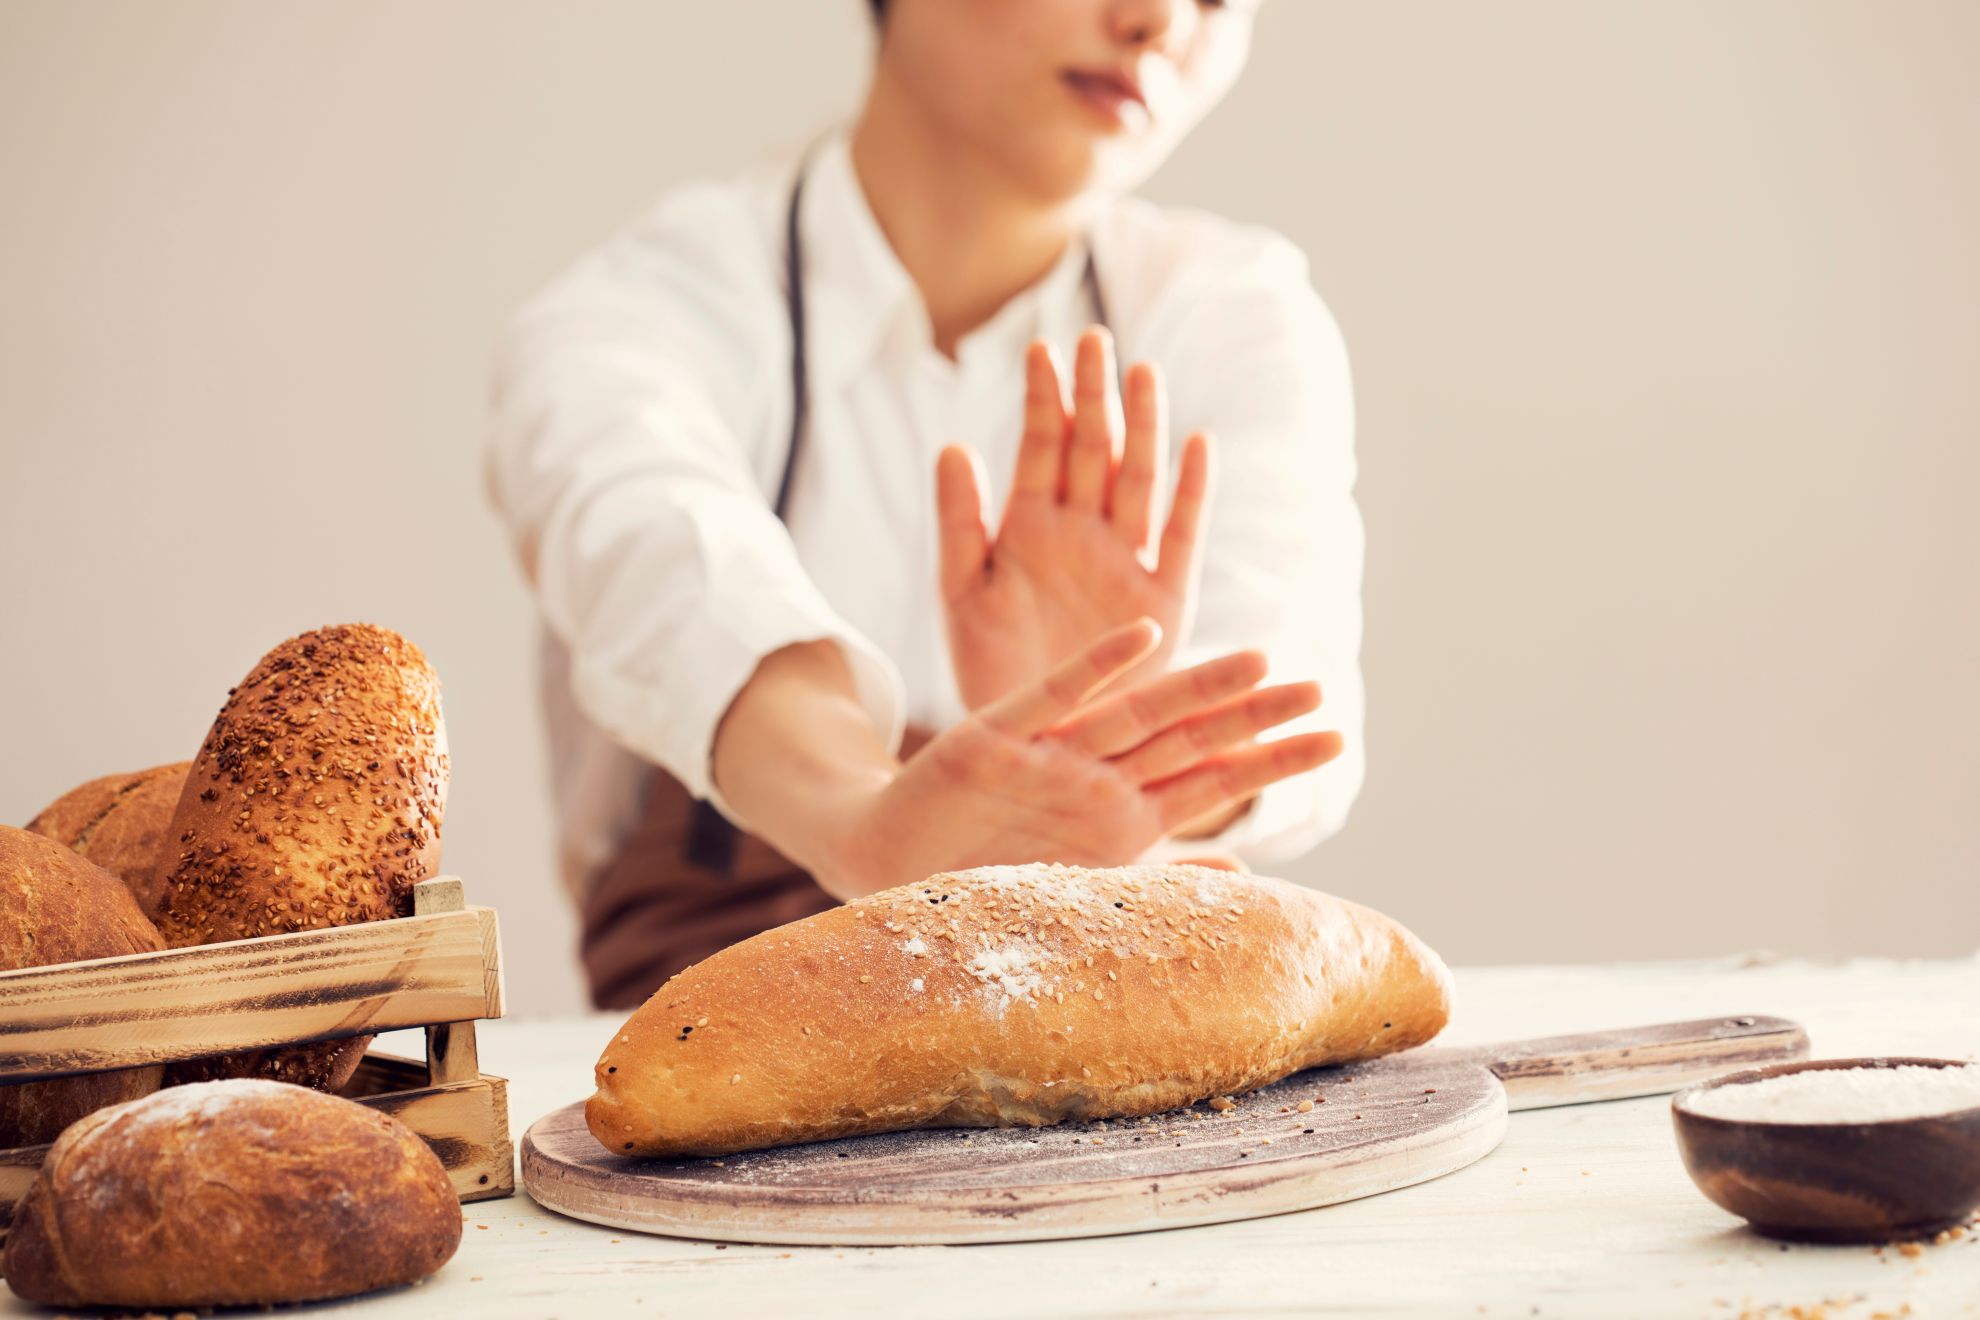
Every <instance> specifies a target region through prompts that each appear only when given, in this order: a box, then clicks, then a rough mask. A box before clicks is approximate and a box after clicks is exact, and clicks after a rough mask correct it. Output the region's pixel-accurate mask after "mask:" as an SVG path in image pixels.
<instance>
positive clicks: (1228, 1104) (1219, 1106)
mask: <svg viewBox="0 0 1980 1320" xmlns="http://www.w3.org/2000/svg"><path fill="white" fill-rule="evenodd" d="M1210 1107H1211V1108H1212V1109H1214V1110H1216V1111H1217V1112H1218V1113H1220V1114H1225V1113H1229V1112H1230V1111H1231V1110H1233V1109H1236V1108H1237V1101H1235V1100H1233V1099H1231V1098H1230V1097H1229V1096H1227V1095H1220V1096H1218V1097H1217V1098H1216V1099H1214V1100H1212V1101H1211V1102H1210Z"/></svg>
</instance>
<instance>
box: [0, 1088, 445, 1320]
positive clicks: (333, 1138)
mask: <svg viewBox="0 0 1980 1320" xmlns="http://www.w3.org/2000/svg"><path fill="white" fill-rule="evenodd" d="M460 1241H461V1208H460V1203H459V1201H457V1200H456V1199H455V1196H454V1191H453V1188H452V1187H451V1186H450V1185H449V1184H448V1181H447V1171H446V1170H445V1169H443V1168H442V1167H441V1165H440V1161H439V1160H438V1159H437V1158H435V1156H434V1154H433V1152H432V1151H431V1150H429V1149H427V1146H426V1143H425V1142H423V1141H421V1140H420V1139H419V1137H418V1136H417V1135H415V1134H414V1133H413V1132H412V1131H410V1130H409V1129H407V1128H406V1127H405V1125H404V1124H402V1123H400V1122H399V1121H398V1120H397V1119H394V1118H392V1117H390V1116H389V1115H386V1114H381V1113H379V1112H378V1111H377V1110H374V1109H367V1108H365V1107H364V1106H363V1105H360V1104H354V1103H352V1102H351V1101H349V1100H341V1099H339V1098H337V1097H336V1096H330V1095H323V1094H321V1093H319V1092H316V1091H309V1090H304V1089H303V1088H301V1087H296V1086H285V1085H282V1084H280V1083H277V1082H264V1081H254V1080H246V1079H243V1080H236V1081H225V1082H206V1083H201V1084H194V1085H191V1086H181V1087H175V1088H173V1089H171V1090H169V1091H162V1092H160V1093H159V1094H157V1095H154V1096H149V1097H147V1098H145V1099H142V1100H137V1101H133V1102H132V1103H130V1104H125V1105H119V1106H117V1107H115V1108H113V1109H105V1110H99V1111H98V1112H97V1113H95V1114H92V1115H90V1116H89V1117H88V1118H85V1119H83V1120H82V1121H81V1122H79V1123H77V1124H76V1125H75V1126H73V1127H71V1128H70V1129H69V1130H68V1131H67V1132H64V1133H63V1134H62V1137H61V1139H60V1140H59V1141H57V1142H56V1143H55V1145H54V1147H53V1148H52V1149H51V1150H50V1151H49V1152H48V1158H47V1159H46V1160H45V1161H44V1162H43V1163H42V1166H41V1171H40V1172H39V1173H38V1174H36V1175H35V1179H34V1183H33V1185H32V1186H31V1187H29V1189H28V1193H27V1196H26V1197H24V1198H23V1199H22V1200H21V1203H20V1205H19V1206H18V1207H17V1208H16V1209H15V1211H14V1222H13V1227H12V1228H11V1229H10V1230H9V1232H8V1234H7V1248H6V1270H7V1285H8V1287H10V1288H12V1289H13V1290H14V1292H16V1293H18V1294H19V1295H20V1296H22V1297H25V1298H27V1299H28V1300H30V1301H36V1302H43V1303H46V1304H48V1305H51V1306H117V1307H132V1308H145V1307H157V1308H167V1307H206V1306H268V1305H272V1304H275V1303H278V1302H306V1301H316V1300H318V1299H321V1298H327V1297H348V1296H350V1295H352V1294H353V1293H361V1292H369V1291H371V1290H372V1289H374V1288H387V1287H391V1286H393V1285H395V1284H402V1283H411V1282H412V1281H413V1280H415V1279H423V1278H425V1277H426V1276H427V1275H429V1274H431V1273H433V1271H435V1270H437V1269H439V1268H440V1267H441V1266H442V1265H444V1264H446V1262H447V1259H448V1257H450V1256H452V1255H453V1254H454V1249H455V1248H456V1247H458V1246H459V1245H460Z"/></svg>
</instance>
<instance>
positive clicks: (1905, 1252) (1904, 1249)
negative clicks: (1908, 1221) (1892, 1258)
mask: <svg viewBox="0 0 1980 1320" xmlns="http://www.w3.org/2000/svg"><path fill="white" fill-rule="evenodd" d="M1924 1254H1925V1248H1923V1247H1921V1246H1919V1245H1918V1244H1917V1243H1916V1242H1900V1243H1898V1255H1900V1256H1903V1257H1905V1258H1906V1259H1907V1260H1914V1259H1916V1258H1917V1257H1919V1256H1922V1255H1924Z"/></svg>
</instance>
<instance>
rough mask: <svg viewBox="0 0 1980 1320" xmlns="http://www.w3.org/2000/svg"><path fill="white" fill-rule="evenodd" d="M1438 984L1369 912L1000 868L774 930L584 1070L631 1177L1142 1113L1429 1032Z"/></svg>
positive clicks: (729, 957)
mask: <svg viewBox="0 0 1980 1320" xmlns="http://www.w3.org/2000/svg"><path fill="white" fill-rule="evenodd" d="M1450 994H1451V992H1450V976H1449V973H1448V972H1446V971H1445V970H1444V965H1443V964H1442V963H1441V962H1440V961H1439V960H1438V958H1437V955H1436V954H1434V953H1432V952H1431V951H1430V950H1429V949H1428V948H1426V947H1425V946H1424V945H1423V943H1422V942H1421V941H1419V940H1418V939H1417V938H1416V937H1415V936H1413V935H1411V934H1410V933H1409V932H1408V931H1406V930H1404V929H1403V928H1402V927H1401V926H1398V925H1397V924H1396V923H1395V922H1393V921H1390V920H1389V919H1388V918H1387V917H1384V916H1382V915H1381V914H1380V913H1378V912H1372V911H1370V910H1369V909H1367V908H1364V907H1358V906H1356V905H1355V904H1353V903H1349V902H1345V901H1343V900H1341V899H1338V898H1330V897H1328V896H1327V895H1325V894H1318V893H1314V892H1313V891H1311V890H1307V889H1301V888H1299V887H1298V886H1296V885H1290V884H1287V883H1285V882H1284V881H1281V880H1268V879H1263V878H1261V877H1257V876H1251V875H1240V874H1233V873H1231V872H1227V871H1220V870H1211V869H1207V868H1204V867H1194V866H1172V867H1122V868H1119V869H1114V870H1104V871H1088V870H1081V869H1078V868H1074V867H1060V866H996V867H984V868H980V869H977V870H973V871H961V872H957V873H954V874H943V875H936V876H932V877H930V878H929V879H928V880H926V881H924V882H922V883H921V884H918V885H908V886H903V887H901V888H898V889H889V890H884V891H882V892H881V893H878V894H874V895H871V896H870V897H867V898H863V899H860V900H859V901H857V902H854V903H850V904H848V905H846V906H845V907H842V908H837V909H834V910H833V911H830V912H825V913H821V914H819V915H818V916H815V917H807V918H806V919H804V920H803V921H796V922H792V923H791V924H790V925H787V926H780V927H778V928H777V929H775V930H769V931H765V932H764V933H763V934H761V935H758V936H756V937H755V938H753V939H748V940H744V941H743V942H742V943H740V944H737V945H733V946H731V947H730V948H727V949H724V950H723V951H722V952H720V953H717V954H715V955H714V956H713V957H711V958H709V959H707V960H706V961H704V962H700V963H697V964H695V965H694V966H693V967H690V968H688V969H687V970H686V971H684V972H682V973H681V974H680V975H678V976H676V977H674V979H673V980H671V981H669V982H667V984H665V985H663V986H661V987H660V989H659V990H658V991H656V992H655V993H654V995H653V997H652V998H651V999H649V1000H647V1001H646V1003H645V1004H644V1005H642V1006H641V1007H640V1009H639V1010H638V1011H637V1012H636V1013H634V1014H633V1016H632V1018H631V1020H630V1021H628V1022H627V1023H626V1025H625V1027H624V1028H623V1029H622V1030H621V1031H620V1032H619V1033H618V1034H617V1035H616V1036H614V1037H613V1039H612V1043H611V1044H610V1045H608V1046H607V1047H606V1049H605V1053H604V1055H603V1057H601V1058H600V1059H599V1061H598V1068H597V1072H596V1077H597V1085H598V1091H597V1094H595V1095H594V1096H592V1098H591V1100H590V1102H589V1103H588V1104H587V1105H586V1106H585V1121H586V1123H587V1125H588V1126H589V1127H590V1129H591V1133H592V1135H593V1136H595V1137H597V1138H598V1140H599V1142H600V1143H602V1144H603V1145H604V1146H605V1148H606V1149H607V1150H610V1151H612V1152H614V1153H616V1154H622V1155H717V1154H726V1153H728V1152H731V1151H739V1150H751V1149H755V1148H758V1147H762V1146H776V1145H783V1144H786V1143H790V1142H800V1141H822V1140H826V1139H828V1138H832V1137H844V1136H853V1135H857V1134H861V1133H868V1132H889V1131H896V1130H899V1129H903V1128H919V1127H994V1126H1005V1125H1012V1126H1036V1125H1041V1124H1049V1123H1057V1122H1060V1121H1062V1120H1065V1119H1071V1118H1099V1117H1113V1116H1130V1115H1137V1114H1152V1113H1157V1112H1160V1111H1162V1110H1166V1109H1173V1108H1176V1107H1178V1106H1181V1105H1186V1104H1191V1103H1193V1102H1195V1101H1199V1100H1203V1099H1206V1098H1208V1097H1211V1096H1217V1095H1223V1094H1228V1093H1231V1092H1235V1091H1243V1090H1248V1089H1251V1088H1253V1087H1257V1086H1262V1085H1264V1084H1266V1083H1268V1082H1271V1081H1275V1080H1277V1079H1278V1078H1281V1077H1284V1076H1286V1075H1287V1074H1288V1073H1292V1072H1296V1071H1298V1070H1299V1069H1301V1068H1310V1067H1313V1066H1315V1065H1318V1064H1322V1063H1339V1062H1345V1061H1348V1060H1354V1059H1366V1058H1370V1057H1372V1056H1375V1055H1378V1054H1387V1053H1389V1052H1390V1051H1392V1050H1399V1049H1402V1048H1404V1047H1406V1046H1410V1045H1418V1044H1421V1043H1422V1042H1424V1041H1426V1040H1428V1039H1430V1038H1431V1037H1432V1036H1434V1035H1436V1034H1437V1032H1438V1031H1439V1030H1440V1029H1442V1027H1443V1025H1444V1022H1445V1019H1446V1018H1447V1017H1448V1016H1449V1012H1450Z"/></svg>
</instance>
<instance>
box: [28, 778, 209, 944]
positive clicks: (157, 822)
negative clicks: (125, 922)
mask: <svg viewBox="0 0 1980 1320" xmlns="http://www.w3.org/2000/svg"><path fill="white" fill-rule="evenodd" d="M191 765H192V762H190V761H175V762H173V763H172V764H171V765H155V766H153V767H152V768H151V769H149V770H138V771H135V772H133V773H131V774H126V775H105V776H104V777H103V778H101V779H92V780H90V781H89V782H88V783H87V784H82V785H79V786H78V787H76V788H72V789H70V790H69V791H68V792H66V793H64V794H63V795H62V796H61V797H58V798H56V799H55V800H54V801H53V802H51V803H49V804H48V805H47V806H46V807H44V808H42V810H41V813H40V814H39V815H37V816H36V817H35V818H34V819H33V820H31V821H29V822H28V824H27V827H28V829H30V830H32V831H33V832H34V833H36V834H45V835H47V836H48V837H49V838H51V839H53V840H55V842H57V843H59V844H61V845H62V846H63V847H65V848H73V849H75V850H76V851H77V852H79V853H81V854H82V855H83V856H85V857H87V858H89V860H90V861H92V862H95V863H96V864H97V865H98V866H100V867H102V868H103V869H104V870H106V871H108V872H110V873H111V874H112V875H114V876H116V877H117V878H118V879H119V880H122V881H123V882H124V883H125V885H127V886H129V888H130V891H131V893H133V894H135V895H136V896H137V901H138V907H139V908H140V909H141V910H142V911H143V912H144V915H145V916H146V917H148V918H151V919H152V920H154V921H155V920H157V917H158V900H159V897H160V895H161V893H162V890H161V886H162V885H163V884H164V876H163V875H162V874H160V868H159V865H158V861H159V857H160V855H161V854H163V853H164V851H165V848H164V843H165V839H166V830H167V829H168V828H169V827H170V826H171V824H172V811H173V809H174V808H175V807H177V806H178V805H179V793H180V791H181V790H182V789H184V788H185V786H186V771H187V770H188V769H189V768H191Z"/></svg>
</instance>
